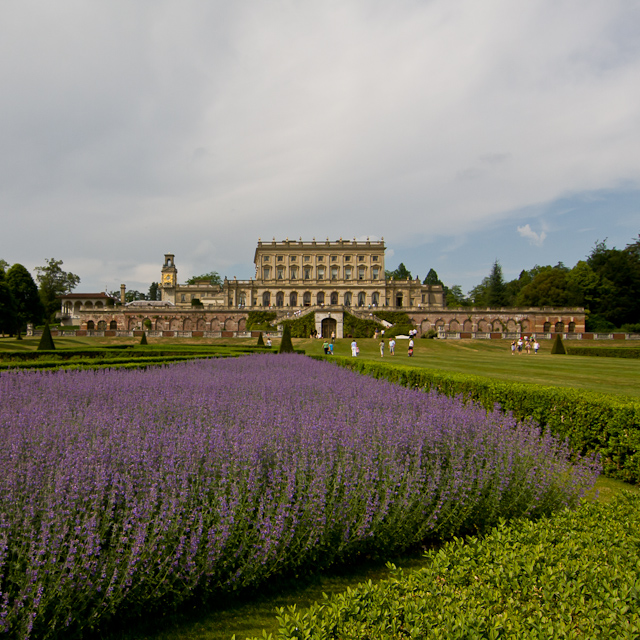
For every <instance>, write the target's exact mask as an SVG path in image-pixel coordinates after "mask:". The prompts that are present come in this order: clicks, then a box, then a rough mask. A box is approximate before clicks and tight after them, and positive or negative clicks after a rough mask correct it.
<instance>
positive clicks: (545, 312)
mask: <svg viewBox="0 0 640 640" xmlns="http://www.w3.org/2000/svg"><path fill="white" fill-rule="evenodd" d="M254 265H255V277H254V278H251V279H249V280H238V279H236V278H235V277H234V278H233V279H232V280H229V279H227V278H225V279H224V282H223V283H222V284H221V285H218V284H211V282H210V281H209V280H202V281H198V282H195V283H194V284H180V282H179V279H178V267H177V265H176V260H175V255H174V254H171V253H167V254H165V256H164V263H163V265H162V267H161V276H160V277H161V279H160V287H161V291H162V295H161V300H160V301H145V300H140V301H136V302H131V303H128V304H125V303H124V296H125V286H124V285H122V287H121V301H120V304H114V302H113V301H112V300H109V299H108V297H107V296H106V295H105V294H79V293H78V294H76V293H72V294H69V295H67V296H64V298H63V299H62V319H63V323H64V322H67V324H80V327H81V331H89V332H91V331H104V332H106V333H107V334H110V333H112V332H116V333H117V332H123V331H125V332H131V331H142V330H146V331H148V332H149V333H150V334H151V335H154V334H155V335H160V336H162V335H165V336H180V335H183V336H185V337H187V336H208V337H219V336H233V335H245V334H246V321H247V317H248V313H249V312H250V311H264V310H270V311H275V312H276V314H277V317H278V319H285V318H292V317H296V316H299V315H302V314H307V313H313V314H314V316H315V326H316V329H317V332H318V334H319V335H325V336H326V335H329V333H331V332H334V331H335V333H336V336H337V337H343V318H344V314H345V313H352V314H354V315H357V316H360V317H367V318H375V314H376V311H377V310H380V309H386V310H394V311H404V312H406V313H407V314H408V315H409V317H410V318H411V319H412V321H413V322H414V323H415V325H416V327H417V328H418V330H419V332H421V333H422V332H426V331H429V330H430V329H435V330H437V331H438V334H439V335H440V336H441V337H447V336H450V337H483V336H486V337H490V336H491V337H498V335H497V334H500V335H501V337H502V336H503V335H505V334H507V335H512V334H518V333H537V334H543V333H553V332H560V333H576V334H577V333H582V332H584V319H585V315H584V310H583V309H496V310H488V309H484V310H479V309H447V308H446V305H445V298H444V292H443V289H442V287H441V286H440V285H426V284H422V283H421V282H420V280H419V279H418V278H416V279H415V280H411V279H407V280H387V279H386V278H385V245H384V240H376V241H374V240H371V241H370V240H366V241H359V240H356V239H355V238H354V239H353V240H343V239H342V238H341V239H340V240H336V241H330V240H329V239H327V240H326V241H316V240H315V239H314V240H312V241H310V242H309V241H303V240H302V239H300V240H297V241H296V240H289V239H286V240H283V241H276V240H275V238H274V239H273V240H272V241H271V242H263V241H262V240H258V245H257V247H256V251H255V254H254Z"/></svg>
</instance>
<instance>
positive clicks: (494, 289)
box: [487, 260, 507, 308]
mask: <svg viewBox="0 0 640 640" xmlns="http://www.w3.org/2000/svg"><path fill="white" fill-rule="evenodd" d="M487 304H488V306H489V307H493V308H497V307H504V306H506V304H507V288H506V285H505V283H504V279H503V277H502V267H501V266H500V263H499V262H498V261H497V260H496V261H495V262H494V263H493V267H491V273H490V274H489V282H488V287H487Z"/></svg>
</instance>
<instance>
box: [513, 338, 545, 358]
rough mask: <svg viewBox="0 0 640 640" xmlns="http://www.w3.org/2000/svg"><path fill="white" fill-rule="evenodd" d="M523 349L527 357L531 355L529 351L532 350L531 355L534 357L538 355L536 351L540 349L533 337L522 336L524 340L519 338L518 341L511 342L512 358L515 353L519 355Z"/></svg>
mask: <svg viewBox="0 0 640 640" xmlns="http://www.w3.org/2000/svg"><path fill="white" fill-rule="evenodd" d="M523 349H524V350H525V351H526V352H527V355H529V354H530V353H531V349H533V355H536V354H537V353H538V349H540V343H539V342H538V340H537V339H536V338H534V337H533V336H531V338H529V336H524V338H522V337H520V338H518V340H513V341H512V342H511V355H512V356H515V355H516V352H517V353H518V354H521V353H522V350H523Z"/></svg>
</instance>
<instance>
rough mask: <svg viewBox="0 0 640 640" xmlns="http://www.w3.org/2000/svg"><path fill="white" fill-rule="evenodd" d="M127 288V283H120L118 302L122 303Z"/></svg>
mask: <svg viewBox="0 0 640 640" xmlns="http://www.w3.org/2000/svg"><path fill="white" fill-rule="evenodd" d="M126 290H127V285H126V284H121V285H120V302H121V303H122V304H124V302H125V300H124V293H125V291H126Z"/></svg>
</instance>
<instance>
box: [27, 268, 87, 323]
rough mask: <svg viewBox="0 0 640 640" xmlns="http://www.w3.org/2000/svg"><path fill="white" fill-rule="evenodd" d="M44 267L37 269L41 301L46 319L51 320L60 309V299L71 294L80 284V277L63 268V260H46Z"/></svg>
mask: <svg viewBox="0 0 640 640" xmlns="http://www.w3.org/2000/svg"><path fill="white" fill-rule="evenodd" d="M45 262H46V263H47V264H46V265H45V266H44V267H36V272H37V275H36V280H37V281H38V284H39V291H40V299H41V300H42V304H43V305H44V309H45V317H47V318H49V319H51V318H53V317H54V316H55V314H56V311H58V309H59V307H60V303H59V301H58V298H59V297H60V296H63V295H65V294H66V293H71V291H73V290H74V289H75V288H76V287H77V286H78V284H79V283H80V277H79V276H77V275H75V274H73V273H71V272H67V271H63V270H62V268H61V265H62V260H55V259H54V258H51V259H48V260H45Z"/></svg>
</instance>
